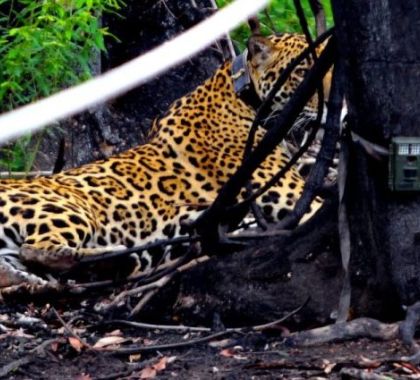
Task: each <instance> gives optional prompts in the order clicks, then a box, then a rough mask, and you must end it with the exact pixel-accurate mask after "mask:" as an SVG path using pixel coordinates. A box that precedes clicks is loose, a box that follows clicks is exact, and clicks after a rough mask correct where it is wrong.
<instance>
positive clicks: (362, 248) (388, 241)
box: [333, 0, 420, 311]
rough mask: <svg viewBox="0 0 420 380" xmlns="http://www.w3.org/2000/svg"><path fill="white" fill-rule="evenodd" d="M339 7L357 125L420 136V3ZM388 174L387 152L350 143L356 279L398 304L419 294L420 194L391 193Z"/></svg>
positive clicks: (374, 298)
mask: <svg viewBox="0 0 420 380" xmlns="http://www.w3.org/2000/svg"><path fill="white" fill-rule="evenodd" d="M333 11H334V17H335V23H336V28H337V37H338V42H339V49H340V53H341V54H342V56H343V58H344V60H345V63H346V97H347V102H348V106H349V126H350V128H351V129H352V130H353V131H354V132H356V133H357V134H359V135H360V136H362V137H364V138H365V139H367V140H369V141H371V142H374V143H377V144H380V145H383V146H384V147H387V146H388V144H389V141H390V138H391V137H393V136H420V98H419V96H418V88H419V85H420V50H419V49H417V46H418V41H419V40H420V27H419V21H418V20H419V18H420V4H419V2H418V1H417V0H407V1H385V0H381V1H369V0H354V1H347V0H333ZM387 176H388V171H387V160H386V159H385V160H381V161H377V160H375V159H373V158H372V157H371V156H369V155H368V154H367V153H366V152H365V151H364V150H363V149H361V148H359V147H357V146H355V145H353V146H352V147H351V150H350V159H349V176H348V184H347V205H348V212H349V219H350V231H351V236H352V239H351V242H352V261H351V270H352V273H353V276H352V282H353V285H355V284H356V285H357V286H358V287H360V288H361V289H364V295H365V296H366V299H367V300H368V302H376V303H377V306H378V308H385V309H388V310H389V311H398V310H399V304H400V303H405V304H410V303H413V302H414V301H415V300H418V299H419V296H420V277H419V276H418V273H419V270H420V262H419V257H420V256H419V255H418V252H417V249H418V242H419V239H418V236H419V235H418V234H419V232H420V217H419V216H420V196H419V195H418V193H392V192H390V191H389V190H388V188H387ZM358 297H360V294H359V295H358ZM359 307H361V305H359Z"/></svg>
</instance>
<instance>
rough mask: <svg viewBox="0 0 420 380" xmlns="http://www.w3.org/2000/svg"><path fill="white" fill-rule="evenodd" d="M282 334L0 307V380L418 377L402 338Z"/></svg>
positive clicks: (280, 328)
mask: <svg viewBox="0 0 420 380" xmlns="http://www.w3.org/2000/svg"><path fill="white" fill-rule="evenodd" d="M114 317H115V316H114ZM285 333H287V329H286V328H285V327H284V326H276V328H275V329H273V328H272V329H270V330H264V331H263V332H252V333H247V332H245V331H242V332H241V333H227V332H225V331H223V330H220V331H210V332H192V331H187V329H183V330H182V331H173V330H166V329H165V327H164V326H162V327H160V328H159V327H158V326H155V327H153V326H151V327H149V328H139V327H133V326H128V325H127V323H126V322H121V321H120V322H116V321H115V320H114V322H112V320H110V319H109V317H108V318H106V319H105V318H104V317H101V316H100V315H98V314H97V313H94V312H92V310H89V308H87V307H85V306H81V307H80V308H79V309H74V307H70V306H69V307H67V308H66V307H63V306H56V307H55V308H53V307H51V306H50V305H44V306H42V305H38V306H36V307H35V306H34V305H33V304H30V305H27V306H22V305H15V306H13V307H12V306H0V378H6V379H69V380H70V379H72V380H73V379H74V380H93V379H97V380H99V379H101V380H105V379H151V378H158V379H171V378H179V379H232V380H233V379H374V380H386V379H418V378H420V369H419V368H417V367H415V366H412V365H411V364H409V363H407V362H404V361H402V360H401V359H400V358H401V356H402V355H406V354H407V351H406V350H405V349H404V348H403V347H402V345H401V343H400V342H399V341H395V340H394V341H387V342H379V341H371V340H367V339H359V340H355V341H348V342H341V343H331V344H325V345H321V346H316V347H288V346H287V344H285V339H284V338H283V337H282V334H285ZM209 336H211V337H212V338H208V337H209ZM176 346H178V347H176Z"/></svg>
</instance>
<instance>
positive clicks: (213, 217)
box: [193, 36, 335, 242]
mask: <svg viewBox="0 0 420 380" xmlns="http://www.w3.org/2000/svg"><path fill="white" fill-rule="evenodd" d="M334 41H335V40H334V38H333V36H332V37H331V38H330V39H329V41H328V43H327V46H326V47H325V49H324V51H323V52H322V54H321V55H320V57H319V59H318V60H317V62H316V63H315V64H314V66H313V68H312V69H311V70H310V72H309V73H308V75H307V76H306V78H305V79H304V80H303V82H302V83H301V84H300V85H299V87H298V88H297V90H296V91H295V93H294V95H293V96H292V98H291V100H290V102H289V103H288V104H287V105H286V106H285V107H284V108H283V110H282V112H281V113H280V115H279V120H278V123H277V125H275V126H272V127H271V128H270V129H269V130H268V131H267V133H266V134H265V135H264V137H263V139H262V141H261V143H260V144H259V145H258V146H257V147H256V148H255V149H254V150H253V151H252V153H251V154H250V155H249V157H246V158H245V160H244V163H243V165H241V166H240V167H239V169H238V170H237V171H236V173H234V174H233V175H232V176H231V177H230V179H229V180H228V181H227V182H226V184H225V185H224V186H223V187H222V189H221V191H220V192H219V195H218V197H217V198H216V200H215V201H214V202H213V204H212V205H211V206H210V207H209V208H208V209H207V210H206V211H205V212H204V213H203V214H202V215H201V216H200V217H199V218H198V219H197V220H196V221H195V222H194V223H193V226H194V227H195V228H196V229H197V231H198V232H199V234H200V235H201V236H204V237H206V239H208V238H209V239H210V240H212V239H213V240H214V238H215V237H217V235H218V231H217V226H218V225H219V223H220V221H221V219H222V218H223V215H224V213H225V211H226V208H227V207H228V206H230V205H232V204H233V203H234V201H235V199H236V196H237V195H238V194H239V192H240V190H241V189H242V188H243V187H244V186H245V185H246V182H247V181H248V180H249V179H250V177H251V175H252V173H253V172H254V170H256V169H257V168H258V167H259V165H260V164H261V163H262V161H263V160H264V159H265V158H266V157H267V156H268V155H269V153H270V152H271V151H272V150H273V149H274V148H275V147H276V146H277V145H278V144H279V143H280V141H281V140H283V138H284V137H285V136H286V134H287V132H288V130H289V129H290V128H291V126H292V125H293V121H294V120H296V118H297V116H298V115H299V113H300V112H301V110H302V109H303V107H304V105H305V104H306V103H307V101H308V100H309V99H310V98H311V96H312V95H313V93H314V92H315V91H316V88H317V86H318V84H319V82H320V81H321V79H322V78H323V77H324V75H325V74H326V72H327V71H328V70H329V68H330V67H331V65H332V64H333V60H334V55H335V42H334ZM207 241H208V242H210V241H209V240H207Z"/></svg>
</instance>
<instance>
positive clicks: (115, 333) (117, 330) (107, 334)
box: [105, 329, 123, 336]
mask: <svg viewBox="0 0 420 380" xmlns="http://www.w3.org/2000/svg"><path fill="white" fill-rule="evenodd" d="M122 335H123V333H122V331H121V330H120V329H116V330H112V331H110V332H109V333H106V334H105V336H122Z"/></svg>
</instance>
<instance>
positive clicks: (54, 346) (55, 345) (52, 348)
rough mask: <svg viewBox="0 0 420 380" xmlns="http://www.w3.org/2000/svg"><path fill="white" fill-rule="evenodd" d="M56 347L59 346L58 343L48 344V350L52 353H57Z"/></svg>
mask: <svg viewBox="0 0 420 380" xmlns="http://www.w3.org/2000/svg"><path fill="white" fill-rule="evenodd" d="M58 346H59V342H51V344H50V349H51V351H52V352H57V351H58Z"/></svg>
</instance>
